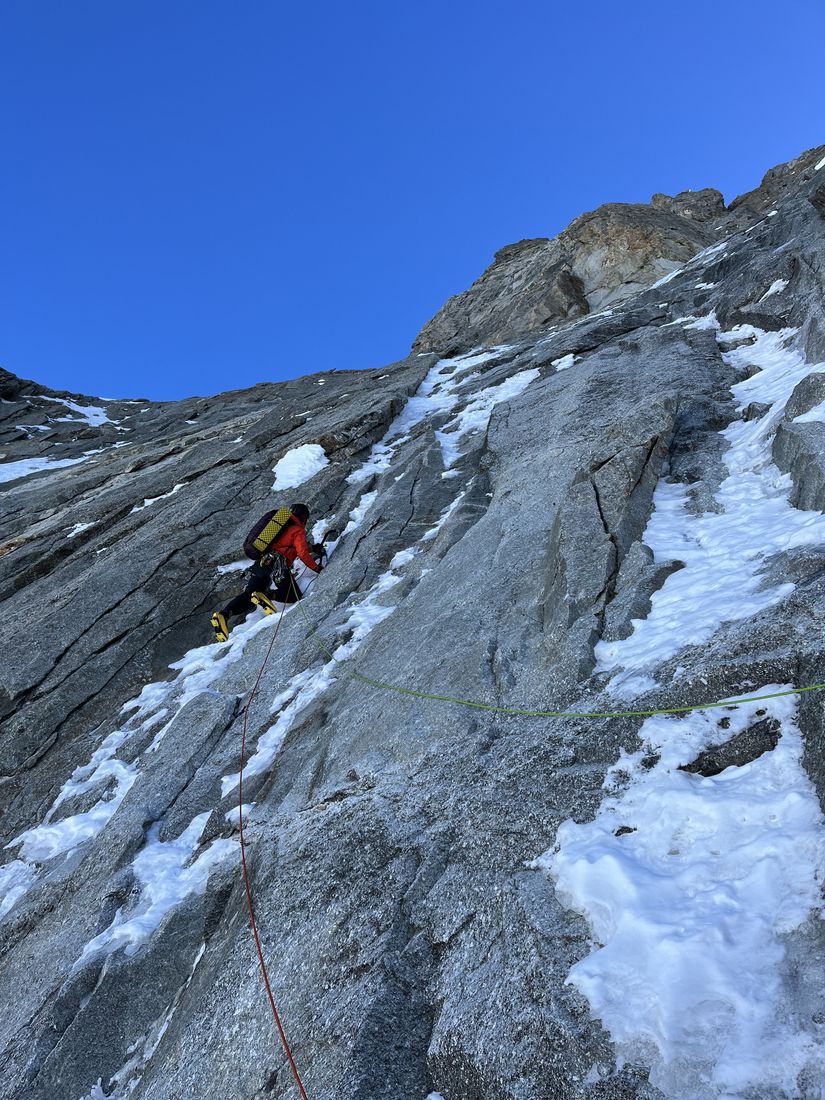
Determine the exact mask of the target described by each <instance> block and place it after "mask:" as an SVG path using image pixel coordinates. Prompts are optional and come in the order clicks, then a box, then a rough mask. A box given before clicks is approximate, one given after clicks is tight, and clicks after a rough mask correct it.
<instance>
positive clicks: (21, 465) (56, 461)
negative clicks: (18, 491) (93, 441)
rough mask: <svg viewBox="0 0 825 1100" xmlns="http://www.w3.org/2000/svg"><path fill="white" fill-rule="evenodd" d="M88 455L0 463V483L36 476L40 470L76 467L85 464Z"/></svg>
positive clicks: (24, 459)
mask: <svg viewBox="0 0 825 1100" xmlns="http://www.w3.org/2000/svg"><path fill="white" fill-rule="evenodd" d="M88 457H89V454H85V455H82V456H81V457H80V458H21V459H19V460H18V461H17V462H2V463H0V483H3V482H7V481H17V479H18V478H21V477H28V476H29V475H30V474H38V473H40V472H41V471H42V470H59V469H61V468H62V467H64V466H76V465H77V464H78V462H85V461H86V459H87V458H88Z"/></svg>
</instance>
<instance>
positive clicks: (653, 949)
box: [534, 685, 825, 1100]
mask: <svg viewBox="0 0 825 1100" xmlns="http://www.w3.org/2000/svg"><path fill="white" fill-rule="evenodd" d="M762 690H764V691H766V692H770V691H779V690H783V687H782V685H779V686H769V687H766V688H764V689H762ZM795 710H796V697H793V696H791V697H786V698H783V699H772V700H769V701H767V702H764V703H748V704H741V705H739V706H737V707H731V708H726V709H725V710H714V711H697V712H693V713H692V714H690V715H688V716H686V717H684V718H672V717H668V716H662V715H657V716H655V717H653V718H649V719H647V721H646V722H645V723H644V724H643V725H642V727H641V729H640V736H641V738H642V741H643V747H642V748H641V749H640V750H639V751H638V752H636V753H633V754H627V753H623V755H622V757H621V758H620V759H619V761H618V762H617V763H616V764H615V765H614V766H613V768H611V769H610V771H609V772H608V775H607V777H606V780H605V789H606V791H607V797H606V798H605V800H604V802H603V803H602V805H601V807H600V809H599V812H598V814H597V816H596V818H595V820H593V821H592V822H588V823H586V824H576V823H574V822H572V821H567V822H565V823H564V824H563V825H562V826H561V827H560V828H559V830H558V834H557V837H556V847H555V849H554V850H551V851H549V852H547V853H545V854H544V855H543V856H541V857H540V858H539V859H538V860H537V861H535V864H534V866H537V867H540V868H543V869H545V870H547V871H548V872H549V873H550V875H551V876H552V877H553V878H554V879H555V882H556V889H557V892H558V894H559V897H560V899H561V900H562V902H563V903H564V904H565V905H566V906H568V907H569V908H571V909H573V910H575V911H576V912H578V913H580V914H581V915H582V916H583V917H584V918H585V919H586V921H587V923H588V925H589V927H590V930H591V933H592V935H593V938H594V940H595V941H596V944H597V945H598V946H597V947H596V948H595V949H594V951H593V953H592V954H590V955H589V956H587V957H586V958H584V959H582V960H581V961H580V962H578V963H577V964H576V965H575V966H574V967H573V968H572V969H571V971H570V974H569V977H568V981H570V982H571V983H572V984H573V985H575V986H576V988H577V989H578V990H579V991H580V992H581V993H582V994H583V995H584V996H585V997H586V998H587V999H588V1001H589V1002H590V1007H591V1012H592V1015H593V1016H594V1017H595V1018H597V1019H599V1020H601V1021H602V1023H603V1024H604V1026H605V1027H606V1028H607V1030H608V1031H609V1033H610V1036H611V1038H612V1040H613V1042H614V1043H615V1044H616V1045H617V1047H618V1050H619V1054H620V1056H621V1058H623V1059H627V1060H633V1059H634V1058H635V1059H638V1058H641V1059H642V1060H644V1061H650V1062H651V1063H652V1066H653V1072H652V1074H651V1078H650V1080H651V1082H652V1083H653V1084H655V1085H657V1086H658V1087H659V1088H661V1089H662V1090H663V1092H664V1093H665V1094H666V1095H667V1096H668V1097H669V1098H672V1100H704V1098H711V1097H728V1098H733V1097H740V1096H743V1094H745V1093H746V1090H748V1089H754V1088H762V1089H764V1090H765V1091H764V1093H763V1092H760V1093H759V1095H765V1096H768V1095H769V1096H771V1097H774V1096H779V1095H787V1096H796V1095H798V1093H797V1092H796V1078H797V1075H798V1073H799V1072H800V1071H801V1070H802V1069H803V1068H805V1067H806V1066H808V1065H809V1063H810V1062H811V1059H819V1060H820V1062H821V1063H822V1068H823V1070H825V1060H823V1051H822V1046H821V1044H819V1050H818V1053H817V1049H816V1048H817V1044H816V1043H815V1042H814V1037H813V1036H812V1034H811V1032H810V1020H798V1019H795V1018H794V1011H793V1007H792V1005H793V991H792V989H790V988H789V983H786V982H785V981H783V976H782V973H781V966H782V961H783V958H784V954H785V949H784V946H783V943H782V938H781V937H782V935H783V934H784V933H787V932H791V931H793V930H794V929H795V928H798V927H799V925H801V924H802V923H803V922H804V921H805V920H806V919H807V917H808V916H809V914H810V913H811V912H812V911H814V910H815V909H816V908H817V907H818V906H819V905H820V904H821V889H822V882H823V877H825V821H824V820H823V815H822V811H821V809H820V807H819V803H818V800H817V797H816V792H815V790H814V788H813V785H812V784H811V782H810V780H809V779H808V777H807V776H806V774H805V772H804V770H803V768H802V763H801V760H802V752H803V743H802V738H801V735H800V733H799V730H798V727H797V725H796V722H795ZM766 711H767V714H768V717H770V718H773V719H775V720H776V721H777V722H778V723H779V724H780V726H781V737H780V740H779V743H778V745H777V747H776V748H775V749H774V750H773V751H769V752H766V753H764V754H763V755H762V756H760V757H758V758H757V759H756V760H754V761H752V762H751V763H749V764H745V765H744V766H742V767H729V768H727V769H725V771H723V772H721V773H720V774H719V775H716V776H713V777H711V778H705V777H703V776H701V775H697V774H691V773H688V772H684V771H680V770H679V765H682V764H687V763H689V762H690V761H692V760H693V759H694V758H695V757H696V756H697V755H698V753H699V752H701V751H702V750H703V749H704V748H705V747H707V746H709V745H713V744H719V743H721V742H723V741H725V740H727V739H728V738H730V737H731V736H733V735H735V734H736V733H739V732H740V731H742V730H745V729H747V728H748V727H749V726H750V725H752V724H753V723H754V722H756V721H759V716H760V715H764V714H765V712H766ZM723 716H724V717H725V718H727V719H728V721H729V723H730V725H729V727H728V728H721V727H720V726H719V720H720V718H721V717H723ZM650 754H655V757H654V759H655V761H656V762H655V763H654V764H653V765H652V766H650V759H651V756H650ZM643 761H645V763H644V764H643ZM620 828H621V829H623V830H632V831H626V832H623V833H622V834H621V835H619V836H617V835H616V833H617V830H619V829H620ZM747 1095H751V1094H750V1093H747Z"/></svg>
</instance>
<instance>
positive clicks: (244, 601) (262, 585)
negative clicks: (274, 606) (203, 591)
mask: <svg viewBox="0 0 825 1100" xmlns="http://www.w3.org/2000/svg"><path fill="white" fill-rule="evenodd" d="M253 592H263V594H264V595H265V596H269V598H270V599H271V600H277V601H278V602H279V603H295V601H296V600H300V599H301V596H302V595H303V593H302V592H301V589H300V588H299V587H298V582H297V581H296V580H295V578H294V577H293V576H292V573H288V574H287V576H286V577H285V579H284V580H283V581H282V582H281V583H280V584H279V585H278V587H277V588H276V589H275V591H274V592H273V590H272V570H271V569H266V568H265V567H264V566H261V565H257V564H256V565H253V566H252V568H251V569H250V570H249V579H248V580H247V582H246V588H244V590H243V592H241V593H240V594H239V595H237V596H236V597H235V598H234V600H230V601H229V603H228V604H227V605H226V607H225V608H224V609H223V612H222V614H223V616H224V618H226V619H228V618H229V617H230V615H247V614H248V613H249V612H250V611H251V610H252V608H253V607H254V604H253V603H252V593H253Z"/></svg>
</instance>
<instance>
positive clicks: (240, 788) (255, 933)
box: [238, 580, 309, 1100]
mask: <svg viewBox="0 0 825 1100" xmlns="http://www.w3.org/2000/svg"><path fill="white" fill-rule="evenodd" d="M292 583H293V585H295V581H294V580H293V582H292ZM285 611H286V603H284V605H283V607H282V608H281V613H280V615H279V616H278V622H277V624H276V626H275V630H274V631H273V634H272V641H271V642H270V643H269V649H268V650H267V651H266V657H264V661H263V664H262V665H261V667H260V669H259V671H258V678H257V680H256V681H255V686H254V687H253V688H252V694H251V695H250V696H249V702H248V703H247V704H246V708H245V709H244V713H243V734H242V735H241V770H240V775H239V778H238V813H239V820H238V823H239V832H240V840H241V867H242V868H243V884H244V889H245V891H246V905H247V908H248V909H249V923H250V925H251V926H252V935H253V937H254V939H255V950H256V951H257V952H258V963H259V964H260V967H261V974H262V975H263V979H264V985H265V986H266V995H267V997H268V998H269V1004H270V1007H271V1008H272V1015H273V1016H274V1017H275V1026H276V1027H277V1028H278V1035H279V1036H280V1038H281V1044H282V1045H283V1048H284V1052H285V1054H286V1057H287V1061H288V1062H289V1068H290V1069H291V1070H292V1076H293V1077H294V1078H295V1084H296V1085H297V1086H298V1092H299V1094H300V1096H301V1100H309V1098H308V1097H307V1094H306V1090H305V1089H304V1085H303V1082H302V1081H301V1075H300V1074H299V1073H298V1067H297V1066H296V1065H295V1059H294V1058H293V1057H292V1050H291V1049H290V1046H289V1042H288V1040H287V1037H286V1033H285V1031H284V1028H283V1024H282V1023H281V1017H280V1015H279V1014H278V1006H277V1005H276V1004H275V996H274V994H273V992H272V986H271V985H270V982H269V973H268V972H267V969H266V962H265V961H264V953H263V948H262V947H261V937H260V936H259V935H258V925H257V922H256V920H255V906H254V904H253V901H252V885H251V883H250V881H249V870H248V868H247V865H246V845H245V844H244V835H243V769H244V761H245V756H246V728H247V722H248V720H249V710H250V707H251V706H252V702H253V700H254V698H255V695H256V693H257V691H258V686H259V685H260V682H261V678H262V676H263V674H264V670H265V668H266V666H267V664H268V662H269V658H270V656H271V654H272V650H273V648H274V646H275V639H276V638H277V637H278V631H279V630H280V629H281V622H282V621H283V617H284V612H285Z"/></svg>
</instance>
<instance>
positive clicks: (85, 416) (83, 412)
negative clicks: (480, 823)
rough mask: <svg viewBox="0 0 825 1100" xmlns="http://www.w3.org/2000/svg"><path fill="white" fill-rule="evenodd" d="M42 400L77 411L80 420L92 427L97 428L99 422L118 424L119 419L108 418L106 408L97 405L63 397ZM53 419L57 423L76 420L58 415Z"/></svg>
mask: <svg viewBox="0 0 825 1100" xmlns="http://www.w3.org/2000/svg"><path fill="white" fill-rule="evenodd" d="M41 400H43V401H53V402H55V404H58V405H65V406H66V408H67V409H70V410H71V411H72V412H74V413H77V415H78V416H79V417H80V419H81V420H85V421H86V423H87V424H90V425H91V426H92V427H93V428H99V427H100V425H101V424H119V423H120V421H119V420H110V419H109V417H108V416H107V415H106V410H105V409H102V408H101V407H100V406H99V405H78V404H76V403H75V402H74V401H66V400H65V398H63V397H43V398H41ZM55 420H56V421H57V422H59V423H63V422H69V423H71V422H74V421H75V420H76V418H75V417H73V416H58V417H55Z"/></svg>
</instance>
